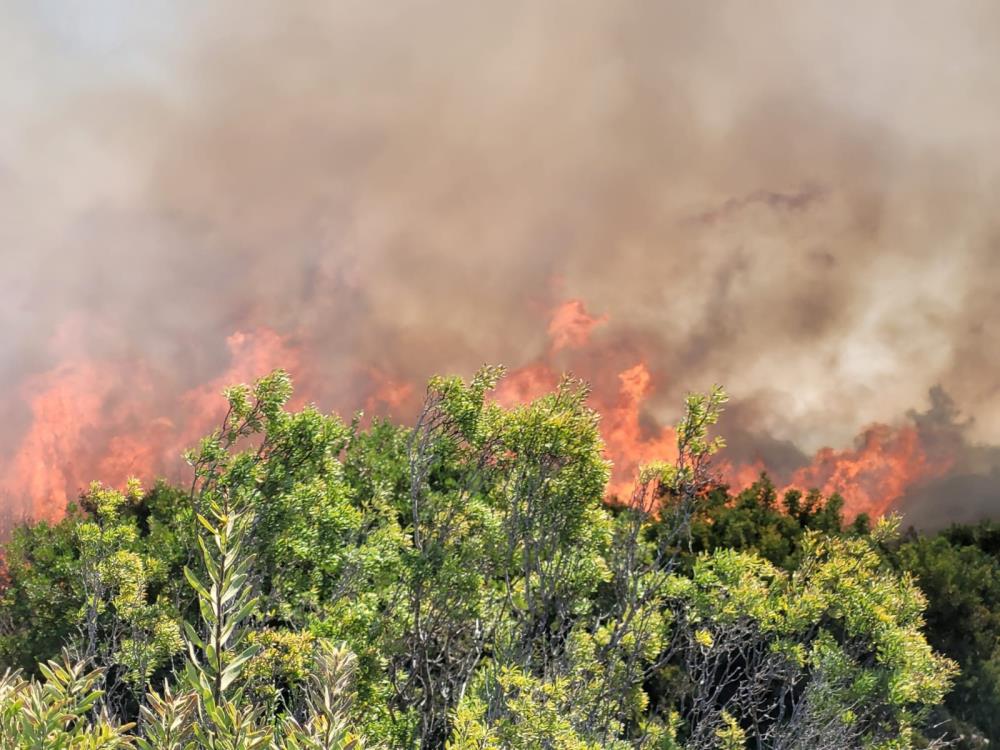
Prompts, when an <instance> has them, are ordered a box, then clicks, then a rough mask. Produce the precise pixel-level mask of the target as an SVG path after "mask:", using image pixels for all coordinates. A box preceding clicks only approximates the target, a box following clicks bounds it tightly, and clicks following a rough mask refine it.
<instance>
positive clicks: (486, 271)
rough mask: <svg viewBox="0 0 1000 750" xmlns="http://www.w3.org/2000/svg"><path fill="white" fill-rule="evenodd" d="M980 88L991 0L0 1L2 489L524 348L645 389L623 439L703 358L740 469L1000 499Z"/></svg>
mask: <svg viewBox="0 0 1000 750" xmlns="http://www.w3.org/2000/svg"><path fill="white" fill-rule="evenodd" d="M998 91H1000V6H998V5H997V4H996V3H994V2H991V1H989V0H984V1H983V2H955V3H947V4H944V3H937V2H911V3H906V4H900V3H894V2H884V3H883V2H874V3H873V2H865V3H861V2H857V3H854V2H848V3H840V4H830V3H822V2H814V3H811V2H802V3H794V4H789V3H780V2H773V3H771V2H763V3H761V2H758V3H740V2H732V3H726V2H723V3H702V2H659V1H657V2H621V3H608V2H603V1H599V0H572V2H570V1H569V0H565V1H559V0H557V1H555V2H546V3H538V2H516V1H514V2H511V1H509V0H508V1H507V2H502V3H467V2H459V1H458V0H444V1H436V2H431V1H429V0H422V1H419V2H418V1H415V0H414V1H411V2H397V3H371V2H357V1H351V2H346V1H342V2H296V3H270V2H267V3H265V2H253V1H248V0H243V1H241V2H238V3H236V2H231V3H210V4H195V3H190V4H188V3H183V2H182V3H172V2H165V1H164V2H149V3H143V4H142V5H141V7H140V6H139V5H130V4H127V3H117V2H111V1H110V0H101V1H100V2H86V3H84V2H31V3H29V2H23V3H18V2H15V3H13V4H8V5H7V6H6V7H5V8H4V9H3V10H0V92H3V93H0V248H2V252H3V259H4V268H5V271H4V273H3V275H2V277H0V292H2V294H0V322H2V325H3V330H4V331H5V334H6V337H5V342H6V346H5V348H4V354H3V356H2V357H0V385H2V387H3V394H4V395H3V397H2V398H0V417H2V419H3V424H4V428H3V429H2V430H0V451H2V454H0V455H3V456H7V457H8V458H7V460H6V461H4V462H3V464H4V471H5V475H6V477H7V479H6V480H5V485H4V487H5V490H4V491H5V493H6V495H5V497H4V499H3V501H2V502H3V503H4V504H5V505H6V507H7V509H8V512H9V513H13V514H18V513H23V512H34V513H36V514H43V515H44V514H46V513H48V512H49V511H48V509H49V508H51V507H53V503H58V502H61V501H62V500H64V499H65V498H66V497H67V496H71V495H72V493H73V492H74V491H76V489H78V488H79V487H80V486H81V485H82V483H83V482H85V481H86V480H87V479H89V478H90V477H91V476H94V475H97V476H98V477H99V478H101V479H106V480H109V481H120V477H117V476H114V475H115V474H116V473H120V472H122V471H127V470H129V469H130V467H134V466H137V467H140V468H141V467H145V466H150V465H153V466H157V467H158V468H160V469H161V470H164V471H166V470H167V468H166V467H167V464H168V463H169V461H168V459H167V458H166V456H167V455H170V456H173V455H175V454H176V450H179V446H180V445H181V444H183V442H184V440H185V439H188V438H189V436H190V435H191V434H197V432H196V431H194V430H195V428H200V427H201V424H200V422H198V420H194V422H195V423H196V424H194V425H193V426H192V425H191V424H190V423H191V422H192V419H191V415H192V413H193V412H192V409H193V406H192V405H193V404H199V405H201V404H203V403H205V402H204V401H203V400H199V399H203V398H204V399H207V398H209V397H211V396H212V395H213V394H214V393H216V391H217V390H218V388H217V386H218V385H219V384H221V383H222V382H224V378H226V377H229V376H231V377H251V376H252V374H254V371H255V370H257V369H259V368H262V367H268V366H271V365H272V364H285V365H286V366H289V367H290V368H291V369H292V370H293V374H294V375H295V376H296V379H297V380H298V382H299V383H300V385H301V392H302V393H303V394H304V395H305V397H307V398H309V399H315V400H317V401H318V402H319V403H321V404H322V405H324V406H325V407H330V408H337V409H340V410H345V411H347V412H349V411H350V410H352V409H355V408H360V407H362V406H366V405H367V406H368V407H369V408H370V409H375V410H379V409H381V410H399V411H405V410H406V408H408V406H407V405H408V404H409V403H410V402H411V401H412V399H413V398H416V397H418V396H419V391H420V388H419V384H420V382H421V381H423V380H424V379H425V378H426V377H427V376H428V375H429V374H431V373H433V372H437V371H459V372H463V373H468V372H470V371H471V370H472V369H474V368H475V367H476V366H477V365H478V364H480V363H482V362H484V361H490V362H494V361H502V362H505V363H507V364H509V365H511V366H512V367H514V368H524V369H523V372H531V370H530V368H531V367H532V366H533V363H538V362H540V361H544V362H545V363H546V367H548V368H556V369H558V368H559V367H564V366H568V367H572V368H573V369H574V370H575V371H576V372H577V373H578V374H579V375H581V376H584V377H586V378H588V379H591V380H592V381H593V382H594V386H595V393H596V394H597V396H599V397H600V396H602V394H603V403H606V404H610V403H612V402H613V401H614V398H615V394H620V393H624V391H623V390H622V389H623V388H624V389H625V390H627V388H628V387H631V386H629V385H628V384H629V383H631V384H632V386H634V385H635V384H636V382H637V380H636V378H637V377H638V381H641V383H640V384H641V386H642V394H643V395H642V403H641V414H640V417H639V419H638V421H637V422H634V423H633V421H630V420H631V417H630V418H629V419H625V418H624V417H623V418H622V419H623V420H624V421H623V422H622V424H627V425H628V429H627V430H626V432H628V434H629V435H630V436H631V437H635V435H634V434H633V433H635V432H636V431H638V432H639V433H641V434H640V435H639V437H641V438H642V439H645V440H647V442H648V441H652V443H653V444H655V443H656V442H657V441H659V440H661V438H662V437H663V435H662V434H661V432H660V427H659V425H660V424H661V423H664V422H666V421H669V420H670V419H671V418H672V417H673V416H674V415H675V414H676V409H677V405H678V404H679V403H680V398H681V396H682V394H683V393H684V392H685V391H686V390H689V389H701V388H706V387H708V386H709V385H710V384H711V383H713V382H721V383H724V384H725V385H726V386H727V388H728V390H729V391H730V392H731V393H732V394H733V397H734V403H733V405H732V409H731V412H730V414H729V417H728V419H727V423H726V425H725V431H726V432H727V434H728V435H729V436H730V443H731V449H730V460H731V461H732V462H733V464H734V465H745V464H748V463H749V464H750V465H751V467H752V468H756V467H758V466H766V467H767V468H769V469H771V470H772V471H774V472H775V473H777V474H778V475H779V476H783V477H785V478H786V479H787V481H792V480H793V479H794V478H796V472H800V474H799V475H798V478H799V479H802V480H803V481H806V480H809V481H815V482H816V483H818V484H822V483H823V480H824V478H825V477H827V476H829V474H830V471H832V469H830V470H829V471H827V473H826V474H824V475H823V476H819V475H817V474H815V473H813V474H809V471H811V470H812V469H810V467H809V466H808V465H809V464H810V462H811V461H819V462H820V463H821V464H822V462H823V461H826V462H827V464H824V465H825V466H828V467H829V466H832V464H831V463H830V462H836V461H839V460H841V459H845V460H846V459H853V458H855V457H856V455H860V453H863V452H864V451H865V450H868V451H869V452H870V451H872V450H874V453H867V454H865V455H873V456H875V458H876V459H878V460H879V461H882V464H880V465H888V464H886V463H885V460H884V459H885V457H886V456H887V455H889V454H890V453H891V454H892V455H893V456H898V455H903V456H904V459H903V461H904V463H905V468H904V469H899V470H900V471H904V470H905V471H909V472H912V474H913V476H912V477H910V478H909V480H908V481H907V482H905V483H904V486H903V488H902V489H899V490H898V493H897V495H896V496H895V497H893V498H892V499H893V502H899V503H900V504H901V507H903V509H904V510H906V509H908V510H909V514H910V515H909V518H910V520H912V521H914V522H917V523H930V524H938V523H941V522H944V521H947V520H949V519H951V518H961V519H968V518H974V517H978V516H981V515H988V514H996V513H997V511H998V510H1000V490H998V489H997V487H998V485H997V483H996V481H994V480H995V479H996V478H997V474H998V472H1000V458H998V449H996V448H992V447H989V445H990V444H991V443H993V442H995V441H996V440H997V435H998V432H1000V380H998V376H997V373H998V372H1000V347H998V346H997V343H998V342H997V335H998V334H997V330H996V325H995V324H994V322H993V321H996V320H998V319H1000V277H998V271H997V263H998V261H1000V220H998V219H997V216H998V214H997V211H996V208H995V200H996V199H995V196H996V195H997V189H998V187H1000V142H998V141H1000V136H998V135H997V134H998V133H1000V128H998V127H997V124H998V122H1000V97H998V96H997V92H998ZM568 299H579V300H583V301H584V303H585V305H586V308H585V310H586V311H589V312H587V313H586V314H589V315H593V316H597V317H600V316H606V319H603V320H602V321H601V322H600V324H599V325H594V326H593V330H592V331H591V330H589V329H587V330H586V331H584V332H582V333H578V334H572V333H570V334H566V338H565V339H564V340H563V339H559V338H558V337H555V338H554V337H553V335H552V332H551V331H550V330H549V326H550V325H554V323H553V321H555V320H556V317H553V316H554V315H557V314H558V311H560V310H564V309H565V308H561V307H560V305H561V304H562V303H563V302H564V301H565V300H568ZM581 314H583V309H582V308H581ZM563 323H567V321H563ZM568 324H572V320H570V321H568ZM560 330H562V329H560ZM588 334H589V340H590V344H589V346H590V348H589V349H588V348H586V347H582V348H581V346H580V344H581V343H582V342H583V341H584V340H585V339H587V337H588ZM574 336H576V338H574ZM234 337H235V338H234ZM560 341H561V342H562V343H561V344H560V343H559V342H560ZM638 363H643V364H644V367H645V370H644V371H643V372H644V373H645V375H643V377H639V375H642V374H643V373H639V372H638V371H633V375H632V379H631V380H629V381H628V382H626V381H625V380H621V379H620V378H619V377H618V376H619V373H624V372H629V371H630V370H629V368H632V367H634V366H636V365H637V364H638ZM646 376H648V383H647V380H646V379H643V378H645V377H646ZM206 384H208V385H206ZM932 388H933V389H934V390H933V391H931V389H932ZM929 392H930V393H931V394H932V396H931V401H930V406H929V407H928V393H929ZM945 394H947V395H945ZM623 398H624V396H623ZM628 398H632V397H631V396H630V397H628ZM630 403H633V402H630ZM635 404H636V406H637V408H638V402H635ZM928 408H929V411H927V409H928ZM195 412H196V413H197V414H198V415H199V417H200V415H202V414H203V413H205V411H204V410H203V409H202V408H201V407H200V406H199V408H198V409H197V410H195ZM959 412H962V413H965V414H970V415H975V420H974V422H971V423H966V422H965V421H963V419H964V418H963V417H961V416H959ZM614 419H617V417H613V418H612V420H614ZM616 424H617V423H616ZM872 424H875V425H881V427H878V428H877V429H875V432H872V431H871V430H867V426H868V425H872ZM866 430H867V431H866ZM879 430H882V431H881V432H880V431H879ZM859 432H861V434H862V437H861V438H860V440H861V441H862V442H861V443H860V444H856V443H855V440H856V436H857V435H858V433H859ZM631 437H630V439H631ZM114 440H117V441H118V442H117V445H116V446H112V445H111V442H112V441H114ZM865 441H867V443H866V442H865ZM872 441H874V443H873V442H872ZM913 441H916V442H913ZM827 445H830V446H834V451H832V452H831V453H830V454H828V455H825V456H816V452H817V451H818V450H819V449H821V448H822V447H823V446H827ZM873 446H874V448H873ZM109 456H114V458H113V459H112V458H109ZM122 456H125V457H126V458H125V459H123V458H121V457H122ZM128 456H134V457H135V458H134V461H132V462H131V463H130V459H128V458H127V457H128ZM893 465H895V464H893ZM914 467H916V468H914ZM897 468H898V467H897ZM824 471H826V470H825V469H824ZM802 472H805V473H802ZM26 474H27V475H30V476H31V477H32V478H31V479H30V480H28V479H24V476H25V475H26ZM883 479H884V478H883ZM880 481H882V480H880ZM59 486H62V488H63V489H62V490H59ZM897 489H898V488H897ZM893 491H894V492H895V491H896V490H893ZM60 492H61V494H60ZM899 493H902V494H903V495H904V497H903V498H902V499H901V500H900V499H899V496H898V495H899ZM859 509H860V508H859Z"/></svg>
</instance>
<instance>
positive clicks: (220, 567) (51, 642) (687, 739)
mask: <svg viewBox="0 0 1000 750" xmlns="http://www.w3.org/2000/svg"><path fill="white" fill-rule="evenodd" d="M501 375H502V373H501V371H500V370H497V369H485V370H483V371H482V372H480V373H479V374H478V375H477V376H476V377H475V378H474V379H473V380H472V381H471V382H470V383H465V382H463V381H461V380H460V379H457V378H437V379H434V380H433V381H431V383H430V385H429V388H428V395H427V400H426V402H425V405H424V408H423V410H422V412H421V414H420V415H419V418H418V419H417V421H416V423H415V425H414V426H413V427H412V428H403V427H399V426H396V425H393V424H391V423H388V422H385V421H375V422H374V423H372V424H371V425H370V426H368V427H362V425H361V423H360V421H359V420H357V419H356V420H354V421H353V422H351V423H350V424H348V423H345V422H343V421H341V420H339V419H338V418H336V417H333V416H328V415H324V414H321V413H319V412H318V411H317V410H315V409H313V408H311V407H307V408H305V409H303V410H301V411H298V412H289V411H287V410H286V408H285V404H286V402H287V400H288V398H289V396H290V392H291V386H290V383H289V380H288V378H287V376H286V375H285V374H284V373H281V372H276V373H274V374H272V375H271V376H269V377H266V378H264V379H262V380H260V381H258V382H257V383H256V384H255V385H254V386H253V387H247V386H239V387H235V388H232V389H230V390H229V391H227V394H226V397H227V399H228V402H229V413H228V415H227V417H226V419H225V422H224V423H223V424H222V426H221V427H220V429H219V430H218V431H216V432H215V433H213V434H212V435H210V436H208V437H207V438H205V439H204V440H203V441H202V442H201V444H200V445H199V446H198V447H197V448H196V449H195V450H193V451H192V452H191V453H190V454H189V456H188V459H189V461H190V463H191V465H192V467H193V472H194V481H193V483H192V485H191V486H190V487H188V488H184V489H180V488H175V487H170V486H167V485H165V484H160V485H157V486H155V487H154V488H152V489H151V490H149V491H148V492H146V491H143V489H142V488H141V487H140V486H139V485H138V484H137V483H135V482H130V483H128V484H127V486H126V487H125V488H124V489H123V490H121V491H119V490H115V489H111V488H107V487H102V486H98V485H95V486H93V487H91V489H90V490H89V492H87V493H86V495H85V496H84V497H83V498H81V502H80V504H79V506H78V507H76V508H73V509H71V510H70V512H69V514H68V515H67V517H66V518H65V519H64V520H63V521H61V522H59V523H57V524H54V525H49V524H44V523H41V524H36V525H29V526H26V527H24V528H22V529H19V530H18V531H17V532H16V533H15V535H14V537H13V539H12V541H11V543H10V544H9V545H8V547H7V549H6V565H7V571H6V581H5V583H4V588H3V591H2V595H0V664H4V665H8V666H9V667H10V668H11V671H9V672H8V673H7V675H6V676H5V677H4V678H3V679H2V681H0V750H8V749H10V750H13V748H40V749H41V748H64V747H65V748H113V747H137V748H142V749H143V750H153V749H154V748H155V749H156V750H166V749H168V748H169V749H170V750H175V749H176V750H186V749H188V748H192V749H193V748H231V749H232V750H236V749H237V748H270V747H280V748H303V749H304V748H310V749H317V750H318V749H319V748H361V747H385V748H418V747H419V748H448V749H449V750H473V749H481V750H485V749H487V748H496V749H499V748H524V749H525V750H528V749H532V750H535V749H538V750H541V749H543V748H553V749H556V748H558V749H563V750H576V749H579V750H590V749H597V748H603V749H607V750H611V749H619V748H620V749H622V750H624V749H625V748H661V749H663V750H667V749H669V748H677V749H678V750H679V749H680V748H686V749H690V750H698V749H701V748H721V749H723V750H735V749H736V748H774V750H779V749H782V750H783V749H786V748H787V749H788V750H791V749H793V748H807V747H808V748H811V749H815V750H822V749H824V748H830V749H831V750H840V749H842V748H881V749H883V750H890V749H891V750H896V749H900V750H901V749H903V748H910V747H926V746H929V744H930V743H929V740H928V739H927V737H932V736H937V735H938V734H941V733H942V732H943V731H945V729H947V727H945V728H944V729H938V730H934V728H933V727H932V726H931V725H932V724H933V723H934V722H935V721H937V720H939V719H940V718H941V717H945V718H947V714H944V713H942V710H943V709H941V708H939V706H940V705H941V703H942V701H943V699H944V697H945V694H946V693H947V691H948V688H949V686H950V684H951V682H952V681H953V679H955V673H956V670H955V667H954V664H953V663H952V662H951V661H950V660H948V659H946V658H945V657H943V656H941V655H940V654H939V653H937V652H935V651H934V650H933V649H932V644H931V643H929V642H928V639H927V637H926V635H925V632H926V627H925V619H924V617H925V616H924V612H925V609H926V604H927V603H926V600H925V598H924V595H923V594H922V593H921V591H920V590H919V588H918V586H917V579H915V578H914V575H912V574H911V573H908V572H905V571H907V570H913V571H915V572H916V575H917V576H919V579H920V581H921V583H923V582H924V580H925V579H926V580H928V581H929V582H930V585H931V586H937V587H945V586H947V585H948V584H947V581H946V580H942V579H940V576H938V577H937V578H935V575H937V574H936V573H935V572H934V571H937V570H938V569H939V566H938V565H937V563H935V562H934V560H937V559H939V558H940V557H941V556H942V555H946V554H947V553H946V551H942V550H943V549H944V548H945V547H947V549H952V547H950V546H948V545H949V544H950V542H943V543H939V544H940V545H944V546H943V547H942V548H940V549H939V548H938V547H936V546H935V544H938V543H936V542H933V541H931V542H928V541H925V540H921V539H910V540H902V541H901V540H899V539H898V538H897V533H896V523H895V522H894V521H893V520H892V519H888V520H878V521H876V522H875V523H874V524H873V525H871V528H869V526H870V524H869V523H868V521H867V519H863V518H862V519H859V520H858V521H857V522H855V523H854V524H853V525H852V526H850V527H847V528H843V527H842V523H841V516H840V512H839V505H838V501H837V499H836V498H821V497H819V496H818V495H815V494H813V495H808V496H806V497H802V496H801V495H798V494H797V493H791V494H789V495H786V496H785V497H784V498H782V499H781V500H780V501H779V499H778V498H777V497H776V496H775V493H774V489H773V487H771V486H770V484H769V483H768V482H767V481H766V479H762V481H761V482H759V483H758V484H756V485H755V486H754V487H753V488H751V489H750V490H748V491H746V492H744V493H742V494H741V495H739V496H738V497H736V498H732V497H730V496H729V495H728V494H727V493H726V491H725V489H724V488H719V487H717V486H716V485H715V484H714V482H713V477H712V473H711V463H710V462H711V458H712V455H713V454H714V453H715V452H716V450H717V449H718V448H719V447H720V445H721V443H720V442H719V441H718V440H717V439H715V438H713V437H712V436H711V435H710V430H711V428H712V426H713V425H714V424H715V422H716V420H717V418H718V415H719V413H720V410H721V408H722V406H723V403H724V401H725V398H724V395H723V394H722V392H721V391H713V392H712V393H710V394H707V395H704V396H700V395H696V396H692V397H690V398H689V399H688V401H687V403H686V409H685V413H684V416H683V418H682V419H681V421H680V423H679V424H678V428H677V435H678V453H679V458H678V459H677V460H676V461H675V462H673V463H670V464H658V465H653V466H649V467H646V468H645V469H644V470H643V472H642V474H641V476H639V477H638V478H637V484H636V490H635V494H634V497H633V498H631V501H630V502H629V503H623V504H622V505H621V506H616V507H609V506H607V505H605V504H604V502H603V501H602V498H603V495H604V488H605V486H606V483H607V480H608V472H609V467H608V465H607V462H606V461H605V460H604V458H603V452H602V447H603V446H602V443H601V439H600V435H599V431H598V416H597V415H596V414H595V413H594V412H593V411H591V410H590V409H589V408H588V407H587V405H586V397H587V391H586V389H585V387H584V386H583V385H582V384H580V383H578V382H575V381H572V380H566V381H564V382H563V383H562V384H561V385H560V386H559V388H558V389H557V390H556V391H555V392H553V393H551V394H549V395H547V396H544V397H543V398H541V399H538V400H537V401H535V402H533V403H531V404H526V405H524V406H520V407H517V408H513V409H505V408H502V407H500V406H499V405H497V404H495V403H494V402H492V401H491V400H490V398H489V393H490V391H491V389H492V388H493V386H494V385H495V383H496V380H497V378H499V377H500V376H501ZM973 546H974V545H973ZM977 549H979V548H977ZM976 554H979V555H980V556H979V557H976ZM995 559H996V558H995V557H990V552H989V551H980V552H979V553H969V554H968V555H965V553H961V554H959V555H958V557H956V560H955V562H954V565H956V566H964V567H961V568H960V569H958V568H956V572H955V573H954V576H962V575H965V574H966V572H971V571H972V570H973V569H975V570H976V571H977V574H982V575H985V574H986V573H987V572H988V571H984V570H981V569H980V568H976V566H983V565H986V566H988V565H991V564H992V565H994V566H995ZM990 570H993V569H992V568H991V569H990ZM900 571H903V572H900ZM991 580H992V581H995V580H996V579H995V577H994V578H993V579H991ZM980 584H981V585H982V586H983V587H989V586H991V585H992V586H994V587H995V585H996V584H995V583H993V584H991V583H989V582H987V581H980ZM990 595H991V596H992V595H993V591H992V588H991V589H990ZM983 596H985V594H984V595H983ZM973 598H974V597H973ZM970 601H971V600H970ZM976 601H977V602H978V601H979V600H976ZM994 603H995V600H991V601H990V604H994ZM975 604H976V602H972V603H970V604H969V606H970V607H974V606H975ZM937 606H938V605H937V604H934V603H932V606H931V609H930V612H931V614H932V616H935V617H936V616H944V613H943V612H941V613H939V612H938V610H937V609H936V608H935V607H937ZM984 617H985V615H984ZM969 627H972V626H971V625H970V626H969ZM984 627H986V625H984ZM989 627H990V628H994V630H990V631H989V632H990V633H995V632H996V628H997V624H996V622H995V621H991V622H990V623H989ZM931 640H932V642H933V645H934V646H935V647H937V648H939V649H942V650H945V651H946V652H947V653H951V654H957V655H959V656H960V657H961V656H967V655H968V654H966V652H961V653H959V651H957V650H955V649H951V648H949V647H950V645H951V644H949V643H947V642H944V641H940V640H937V641H935V640H934V638H933V637H932V639H931ZM995 646H996V642H995V641H994V642H993V644H992V647H993V648H994V649H995ZM977 648H979V650H978V651H976V652H975V659H976V660H978V661H976V662H975V663H976V664H978V665H980V672H977V673H976V675H977V676H976V679H977V680H978V682H976V683H974V684H968V683H967V682H966V681H965V680H966V676H965V673H964V672H963V674H962V676H960V677H958V678H957V679H958V683H957V684H958V686H959V689H960V690H962V691H966V693H968V692H969V691H972V692H974V691H975V690H976V689H977V688H976V685H984V684H988V685H989V686H991V687H992V689H993V690H996V685H997V682H996V680H995V679H994V677H993V676H994V675H996V673H997V670H996V669H995V666H994V667H990V666H984V665H987V663H988V661H989V660H988V658H983V654H985V653H987V652H989V653H991V654H992V652H990V644H989V643H987V642H985V641H984V642H983V643H981V644H980V645H979V646H978V647H977ZM970 653H971V652H970ZM970 659H971V657H970ZM995 663H996V661H995V660H994V662H993V664H994V665H995ZM991 670H992V671H991ZM989 680H993V681H992V682H989ZM966 693H963V695H965V694H966ZM960 715H964V716H968V717H969V718H971V719H974V720H977V721H989V720H991V717H990V716H989V715H988V712H987V714H984V715H983V716H982V717H978V716H974V715H970V714H960Z"/></svg>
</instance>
